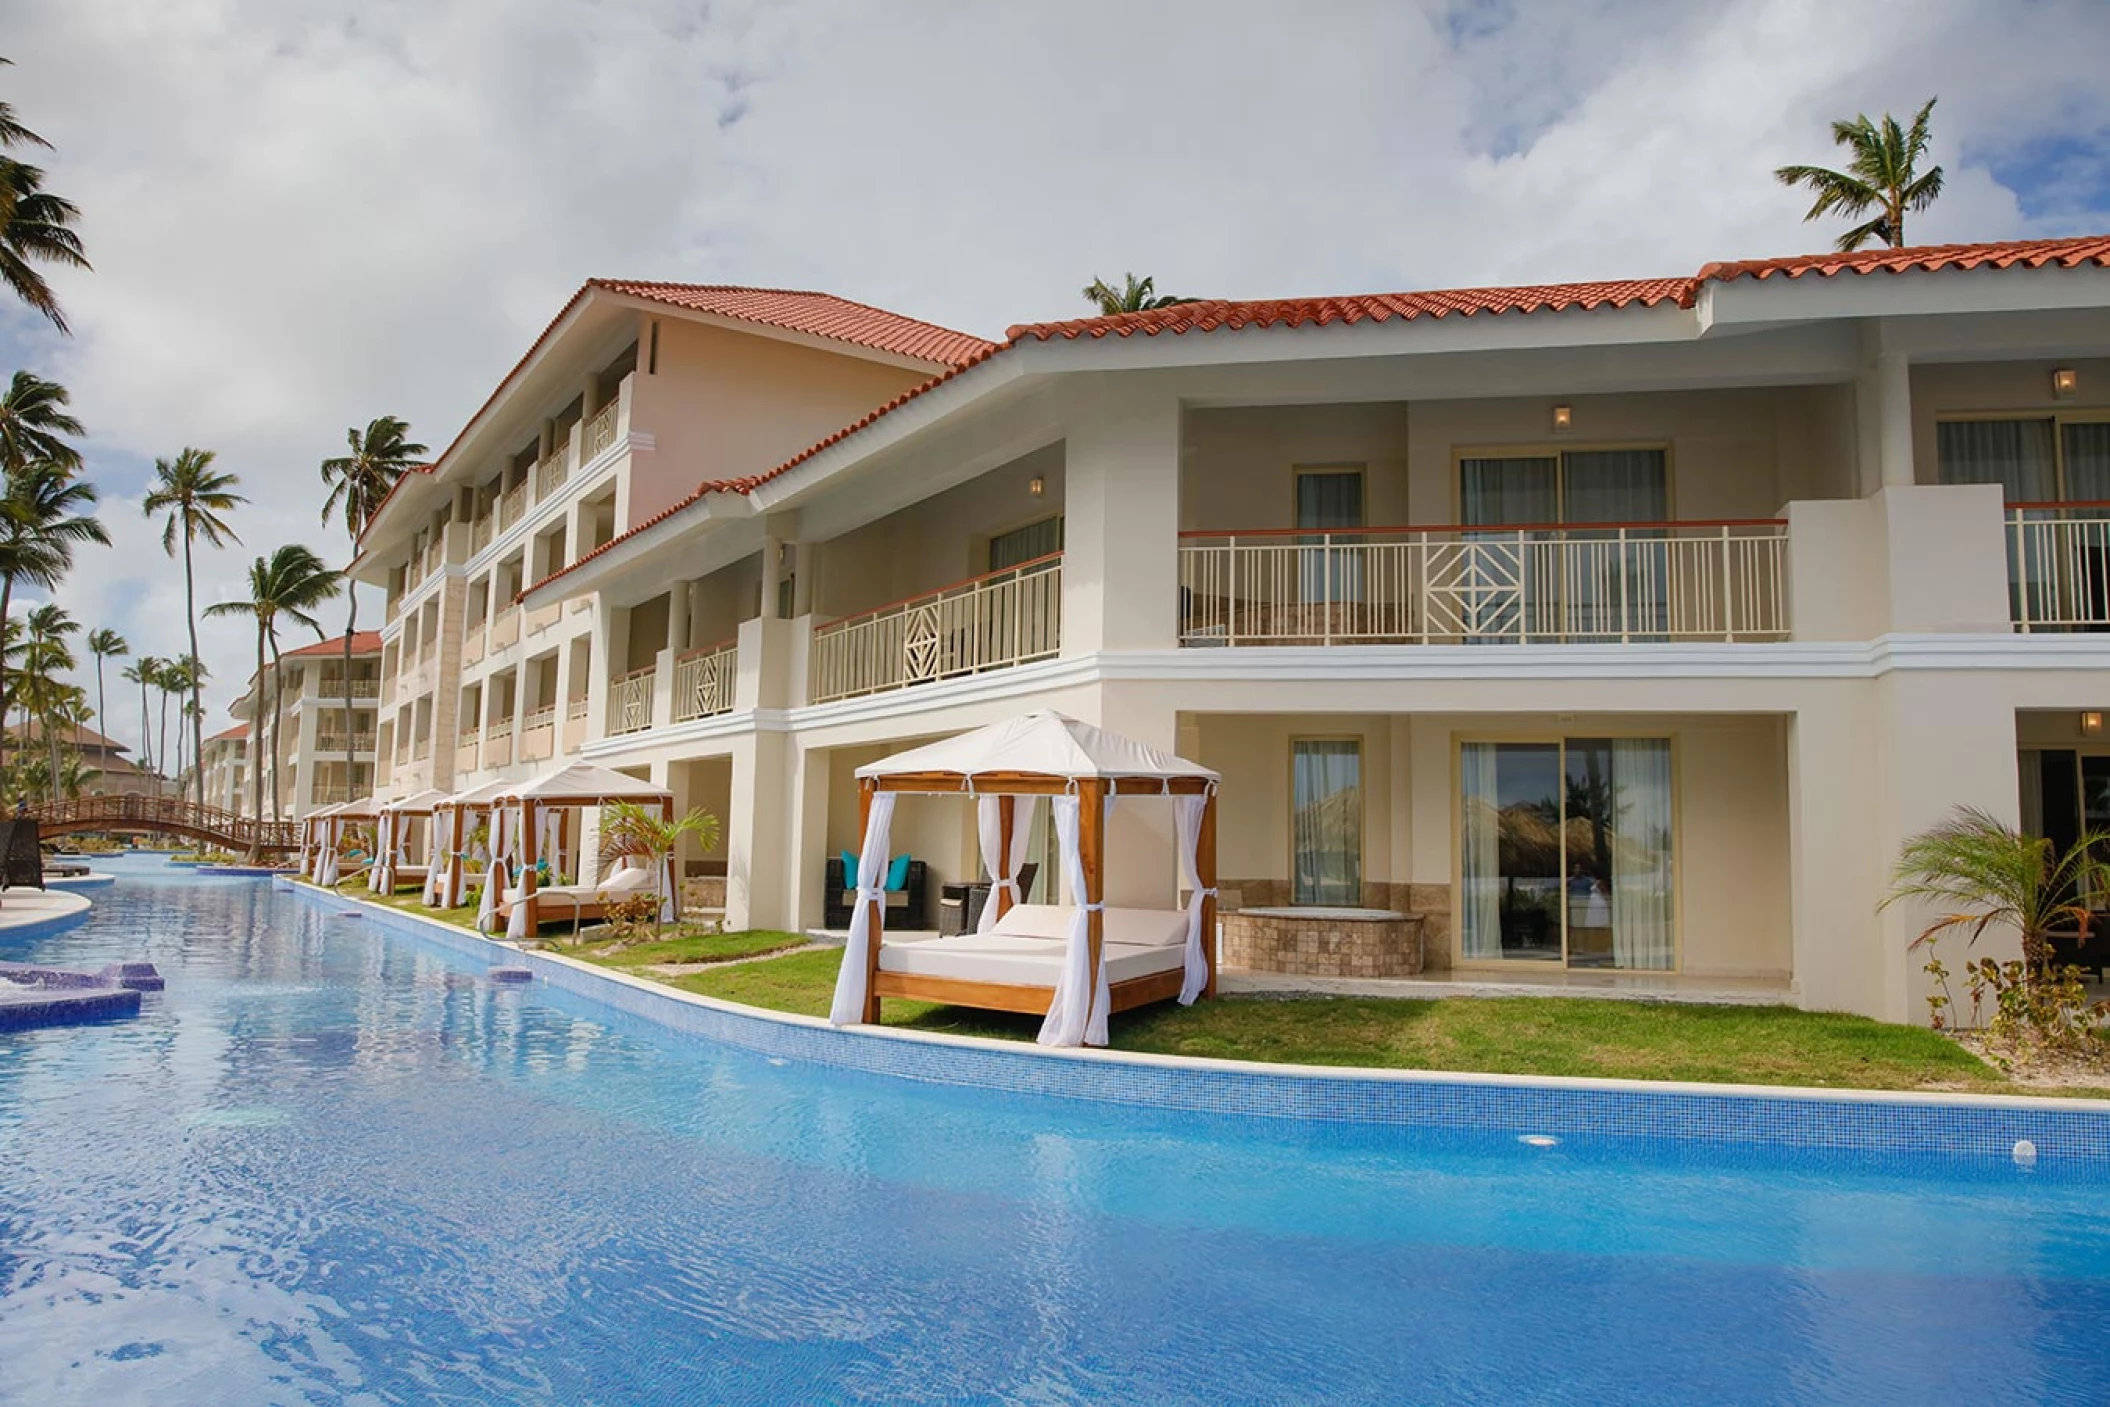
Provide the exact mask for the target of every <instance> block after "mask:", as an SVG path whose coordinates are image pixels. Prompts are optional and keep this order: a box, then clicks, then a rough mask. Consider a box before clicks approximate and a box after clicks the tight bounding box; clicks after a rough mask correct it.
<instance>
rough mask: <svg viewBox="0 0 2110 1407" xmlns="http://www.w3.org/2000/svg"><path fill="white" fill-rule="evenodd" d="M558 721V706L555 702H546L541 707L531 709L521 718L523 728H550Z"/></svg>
mask: <svg viewBox="0 0 2110 1407" xmlns="http://www.w3.org/2000/svg"><path fill="white" fill-rule="evenodd" d="M556 721H557V706H556V705H555V704H553V703H552V704H544V705H543V706H542V707H540V708H533V709H529V710H528V715H527V717H526V718H523V719H521V720H520V726H521V727H523V728H548V727H552V726H554V725H555V724H556Z"/></svg>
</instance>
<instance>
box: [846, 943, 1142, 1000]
mask: <svg viewBox="0 0 2110 1407" xmlns="http://www.w3.org/2000/svg"><path fill="white" fill-rule="evenodd" d="M1063 947H1064V944H1063V943H1061V942H1059V941H1056V940H1053V939H1048V938H1038V937H1032V936H1020V935H1016V934H1000V933H984V934H979V935H976V934H966V935H963V936H961V937H958V938H936V939H930V940H927V941H924V942H919V943H905V944H899V945H896V944H892V943H882V944H881V945H880V948H879V970H880V971H882V972H901V973H909V974H913V975H916V976H922V977H954V978H959V979H961V980H963V981H969V982H1008V983H1010V984H1012V985H1013V986H1019V987H1053V986H1054V985H1055V977H1056V974H1057V973H1058V972H1060V971H1061V969H1062V952H1063ZM1102 956H1103V959H1104V961H1105V963H1106V980H1107V981H1109V982H1126V981H1128V980H1129V979H1131V978H1134V977H1148V976H1150V975H1151V974H1153V973H1158V972H1171V971H1174V970H1176V969H1177V968H1178V967H1179V966H1180V950H1179V949H1178V948H1177V947H1173V946H1168V945H1166V944H1163V943H1144V944H1134V943H1108V944H1107V945H1106V948H1105V950H1104V952H1103V954H1102Z"/></svg>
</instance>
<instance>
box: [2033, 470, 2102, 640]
mask: <svg viewBox="0 0 2110 1407" xmlns="http://www.w3.org/2000/svg"><path fill="white" fill-rule="evenodd" d="M2007 596H2008V615H2009V617H2010V619H2012V620H2013V621H2014V623H2015V629H2016V630H2018V631H2020V632H2021V633H2023V634H2025V635H2036V634H2046V633H2059V632H2072V631H2099V630H2110V502H2099V501H2088V502H2073V503H2014V504H2010V505H2008V510H2007Z"/></svg>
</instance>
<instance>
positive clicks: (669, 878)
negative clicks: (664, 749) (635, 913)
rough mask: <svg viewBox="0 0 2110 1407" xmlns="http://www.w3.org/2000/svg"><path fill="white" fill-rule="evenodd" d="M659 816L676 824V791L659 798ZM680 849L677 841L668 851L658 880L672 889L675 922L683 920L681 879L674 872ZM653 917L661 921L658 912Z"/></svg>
mask: <svg viewBox="0 0 2110 1407" xmlns="http://www.w3.org/2000/svg"><path fill="white" fill-rule="evenodd" d="M659 818H660V819H661V820H662V821H665V822H666V823H667V824H668V825H670V826H671V825H673V824H674V793H673V792H671V791H670V792H668V793H667V794H666V795H665V796H663V797H661V798H660V800H659ZM680 849H681V844H680V842H679V841H677V842H675V845H674V849H673V850H669V851H668V852H667V858H666V859H665V860H662V861H661V862H660V867H659V880H658V882H659V883H660V884H664V885H666V886H667V888H668V889H669V890H671V891H672V892H671V893H670V894H668V895H667V901H668V902H669V903H671V904H672V905H673V906H674V922H676V923H680V922H681V880H680V879H679V878H677V877H676V876H675V873H674V857H675V854H676V852H678V851H679V850H680ZM652 918H653V922H655V923H657V922H658V921H659V915H657V914H654V915H653V916H652Z"/></svg>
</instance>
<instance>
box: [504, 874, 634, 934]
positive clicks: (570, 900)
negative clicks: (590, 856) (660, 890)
mask: <svg viewBox="0 0 2110 1407" xmlns="http://www.w3.org/2000/svg"><path fill="white" fill-rule="evenodd" d="M654 889H655V886H654V884H653V882H652V871H651V870H650V869H646V868H641V867H639V866H635V865H624V866H621V867H620V868H618V869H616V870H615V871H614V872H613V873H611V874H610V875H609V876H608V877H607V878H606V879H603V880H600V881H598V882H596V883H593V884H551V885H541V884H538V885H536V886H535V899H536V904H535V917H536V919H537V920H538V921H539V922H541V923H557V922H560V921H562V922H568V923H570V924H571V925H572V927H573V928H577V927H578V926H579V925H580V924H582V923H585V922H587V921H588V920H600V919H605V918H607V917H608V909H609V906H610V905H611V904H619V903H622V902H623V901H624V900H627V899H635V898H637V897H638V896H639V895H650V894H651V893H653V892H654ZM520 899H521V893H520V890H519V889H518V888H513V889H508V890H506V891H505V896H504V897H503V898H502V899H500V900H499V903H498V921H499V923H500V924H501V925H502V924H504V923H505V922H506V921H507V920H509V919H511V918H512V916H513V906H514V905H515V904H517V903H519V902H520Z"/></svg>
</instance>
